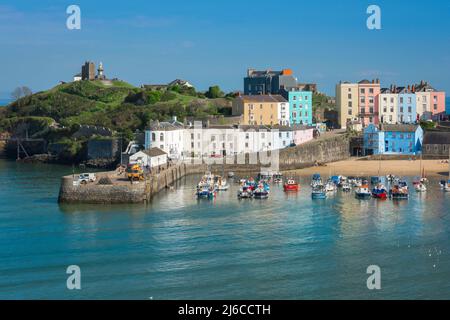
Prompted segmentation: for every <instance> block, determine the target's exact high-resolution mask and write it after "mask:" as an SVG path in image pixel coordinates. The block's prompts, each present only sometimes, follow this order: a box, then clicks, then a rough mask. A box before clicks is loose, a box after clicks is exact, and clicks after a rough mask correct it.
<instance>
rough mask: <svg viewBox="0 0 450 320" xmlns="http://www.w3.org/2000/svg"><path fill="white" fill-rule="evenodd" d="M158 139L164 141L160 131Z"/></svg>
mask: <svg viewBox="0 0 450 320" xmlns="http://www.w3.org/2000/svg"><path fill="white" fill-rule="evenodd" d="M159 140H160V141H164V133H162V132H161V133H160V134H159Z"/></svg>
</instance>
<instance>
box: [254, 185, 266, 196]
mask: <svg viewBox="0 0 450 320" xmlns="http://www.w3.org/2000/svg"><path fill="white" fill-rule="evenodd" d="M268 197H269V191H268V190H266V189H265V187H264V185H262V184H260V185H258V187H257V188H256V189H255V190H254V191H253V198H255V199H267V198H268Z"/></svg>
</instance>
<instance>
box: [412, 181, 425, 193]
mask: <svg viewBox="0 0 450 320" xmlns="http://www.w3.org/2000/svg"><path fill="white" fill-rule="evenodd" d="M414 188H415V189H416V191H417V192H425V191H427V186H426V185H425V184H423V183H422V182H420V183H418V184H416V185H415V187H414Z"/></svg>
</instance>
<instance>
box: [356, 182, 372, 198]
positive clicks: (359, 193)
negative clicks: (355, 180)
mask: <svg viewBox="0 0 450 320" xmlns="http://www.w3.org/2000/svg"><path fill="white" fill-rule="evenodd" d="M355 196H356V198H358V199H370V198H371V197H372V192H370V190H369V186H368V185H367V184H364V185H362V186H360V187H358V188H357V189H356V191H355Z"/></svg>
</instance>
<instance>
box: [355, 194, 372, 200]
mask: <svg viewBox="0 0 450 320" xmlns="http://www.w3.org/2000/svg"><path fill="white" fill-rule="evenodd" d="M355 196H356V198H357V199H370V198H371V197H372V195H371V194H370V193H355Z"/></svg>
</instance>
